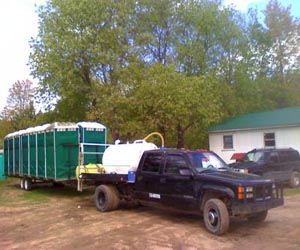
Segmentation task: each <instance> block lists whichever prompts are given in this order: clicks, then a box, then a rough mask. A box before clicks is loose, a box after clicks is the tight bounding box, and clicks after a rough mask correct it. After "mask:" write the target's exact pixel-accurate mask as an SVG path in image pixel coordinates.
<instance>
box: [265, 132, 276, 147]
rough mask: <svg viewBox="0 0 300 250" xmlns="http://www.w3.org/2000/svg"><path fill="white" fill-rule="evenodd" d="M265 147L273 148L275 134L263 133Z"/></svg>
mask: <svg viewBox="0 0 300 250" xmlns="http://www.w3.org/2000/svg"><path fill="white" fill-rule="evenodd" d="M264 142H265V147H275V146H276V143H275V133H265V134H264Z"/></svg>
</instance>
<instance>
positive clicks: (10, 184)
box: [0, 178, 95, 206]
mask: <svg viewBox="0 0 300 250" xmlns="http://www.w3.org/2000/svg"><path fill="white" fill-rule="evenodd" d="M19 182H20V180H19V178H7V179H6V180H0V205H4V206H5V205H7V204H9V205H11V204H15V205H16V206H19V205H24V204H25V205H31V204H33V205H35V204H41V203H47V202H50V201H51V198H54V199H60V198H76V197H86V196H89V195H92V194H93V192H94V190H95V188H94V187H91V188H89V189H86V190H84V191H83V192H78V191H77V189H76V186H74V185H73V186H70V185H66V186H63V187H57V186H53V185H52V184H51V183H39V184H34V185H33V189H32V190H31V191H25V190H22V189H20V184H19Z"/></svg>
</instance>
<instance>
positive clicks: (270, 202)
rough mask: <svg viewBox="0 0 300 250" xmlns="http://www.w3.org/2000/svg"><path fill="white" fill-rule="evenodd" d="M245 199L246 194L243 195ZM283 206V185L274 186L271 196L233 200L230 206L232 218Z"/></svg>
mask: <svg viewBox="0 0 300 250" xmlns="http://www.w3.org/2000/svg"><path fill="white" fill-rule="evenodd" d="M245 197H246V194H245ZM283 204H284V199H283V185H282V183H280V184H278V183H277V184H276V186H275V189H274V190H273V195H272V196H271V195H270V196H268V195H266V196H262V197H259V198H253V199H246V198H245V199H243V200H235V202H234V203H233V204H232V206H231V211H230V212H231V215H232V216H247V215H250V214H253V213H258V212H262V211H266V210H269V209H271V208H275V207H279V206H282V205H283Z"/></svg>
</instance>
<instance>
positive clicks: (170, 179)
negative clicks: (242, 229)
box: [79, 149, 283, 235]
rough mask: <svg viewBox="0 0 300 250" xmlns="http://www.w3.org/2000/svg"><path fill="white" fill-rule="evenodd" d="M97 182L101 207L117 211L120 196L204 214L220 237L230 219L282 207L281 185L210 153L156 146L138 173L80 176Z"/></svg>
mask: <svg viewBox="0 0 300 250" xmlns="http://www.w3.org/2000/svg"><path fill="white" fill-rule="evenodd" d="M79 178H80V179H82V180H86V179H88V180H94V181H95V182H96V184H97V185H98V187H97V188H96V191H95V205H96V207H97V209H98V210H99V211H102V212H106V211H110V210H114V209H117V208H118V206H119V204H120V200H122V199H123V200H134V201H137V202H139V203H140V204H143V205H150V206H156V207H164V208H171V209H176V210H181V211H184V212H188V213H196V214H200V215H203V219H204V223H205V226H206V228H207V230H208V231H209V232H211V233H213V234H215V235H222V234H224V233H225V232H227V230H228V229H229V224H230V217H235V216H239V217H244V218H247V219H248V220H251V221H263V220H264V219H265V218H266V216H267V213H268V210H269V209H271V208H274V207H278V206H280V205H283V188H282V186H281V185H280V184H276V183H275V182H273V181H272V180H268V179H264V178H262V177H260V176H257V175H252V174H243V173H236V172H234V171H231V170H230V168H228V166H227V165H226V164H225V163H224V161H223V160H222V159H221V158H219V157H218V156H217V155H216V154H215V153H213V152H210V151H203V150H198V151H197V150H196V151H189V150H181V149H157V150H149V151H145V152H144V153H143V155H142V158H141V160H140V162H139V166H138V169H137V171H136V173H135V181H133V182H129V181H128V179H127V178H128V176H127V175H119V174H88V173H85V174H81V175H80V176H79Z"/></svg>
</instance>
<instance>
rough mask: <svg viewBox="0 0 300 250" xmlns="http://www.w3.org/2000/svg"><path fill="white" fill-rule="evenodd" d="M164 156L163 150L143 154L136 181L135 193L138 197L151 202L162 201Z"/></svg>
mask: <svg viewBox="0 0 300 250" xmlns="http://www.w3.org/2000/svg"><path fill="white" fill-rule="evenodd" d="M163 157H164V154H163V152H147V153H146V154H144V155H143V157H142V159H141V163H140V166H139V168H138V171H137V177H136V182H135V190H134V194H135V196H136V198H137V199H139V200H142V201H145V202H151V203H159V202H160V198H161V196H160V193H159V192H160V191H159V181H160V179H159V176H160V169H161V166H162V164H163V162H164V160H163Z"/></svg>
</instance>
